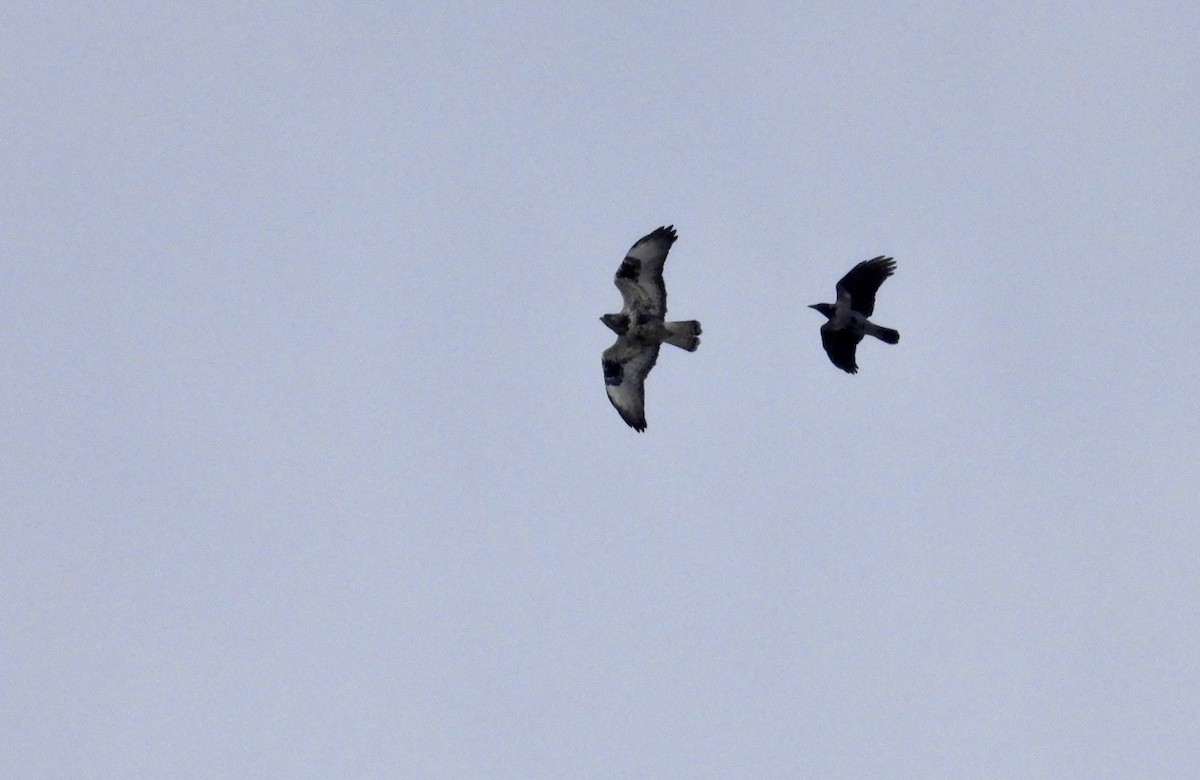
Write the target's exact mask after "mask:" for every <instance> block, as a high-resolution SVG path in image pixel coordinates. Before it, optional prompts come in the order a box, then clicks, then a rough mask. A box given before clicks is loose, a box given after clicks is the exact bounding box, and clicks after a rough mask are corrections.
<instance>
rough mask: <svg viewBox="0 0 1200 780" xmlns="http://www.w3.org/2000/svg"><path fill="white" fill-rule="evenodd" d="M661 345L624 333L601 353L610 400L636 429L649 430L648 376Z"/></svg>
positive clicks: (605, 384) (630, 425) (622, 416)
mask: <svg viewBox="0 0 1200 780" xmlns="http://www.w3.org/2000/svg"><path fill="white" fill-rule="evenodd" d="M658 348H659V345H658V344H646V343H644V342H639V341H635V340H633V339H629V338H626V337H625V336H621V337H620V338H618V339H617V341H616V343H615V344H613V345H612V346H611V347H609V348H608V349H606V350H604V354H603V355H601V363H602V364H603V366H604V389H605V391H606V392H607V393H608V400H610V401H612V405H613V406H614V407H615V408H616V410H617V413H618V414H620V415H621V419H622V420H624V421H625V422H626V423H628V424H629V427H631V428H633V429H634V430H636V431H644V430H646V391H645V385H646V376H647V375H648V374H649V373H650V369H652V368H654V363H655V361H656V360H658Z"/></svg>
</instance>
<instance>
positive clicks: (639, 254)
mask: <svg viewBox="0 0 1200 780" xmlns="http://www.w3.org/2000/svg"><path fill="white" fill-rule="evenodd" d="M673 243H675V226H674V225H669V226H667V227H660V228H659V229H658V230H655V231H654V232H653V233H651V234H650V235H648V236H646V237H645V238H643V239H642V240H640V241H638V242H637V243H636V244H634V245H633V247H631V248H630V250H629V254H627V255H626V256H625V260H624V261H623V262H622V263H621V267H620V268H618V269H617V274H616V276H615V277H614V278H613V282H614V283H615V284H616V285H617V289H618V290H620V291H621V297H622V298H624V299H625V306H624V308H622V309H621V311H620V313H619V314H605V315H604V316H603V317H601V318H600V321H601V322H603V323H604V324H605V325H607V326H608V327H610V328H612V330H613V332H615V333H616V334H617V341H616V343H615V344H613V345H612V346H611V347H609V348H608V349H606V350H604V354H603V355H601V360H602V362H603V365H604V388H605V390H607V391H608V400H610V401H612V405H613V406H615V407H616V409H617V412H618V413H619V414H620V415H621V419H622V420H624V421H625V422H626V423H628V424H629V426H630V427H631V428H633V429H634V430H637V431H644V430H646V394H645V383H646V375H647V374H649V373H650V369H652V368H654V362H655V361H656V360H658V347H659V345H660V344H662V343H663V342H664V341H665V342H666V343H668V344H673V345H674V346H676V347H679V348H680V349H686V350H687V351H688V352H694V351H695V350H696V347H698V346H700V323H699V322H696V321H695V320H688V321H686V322H666V321H665V320H666V315H667V288H666V286H665V285H664V284H663V275H662V272H663V264H664V263H665V262H666V260H667V252H669V251H671V244H673Z"/></svg>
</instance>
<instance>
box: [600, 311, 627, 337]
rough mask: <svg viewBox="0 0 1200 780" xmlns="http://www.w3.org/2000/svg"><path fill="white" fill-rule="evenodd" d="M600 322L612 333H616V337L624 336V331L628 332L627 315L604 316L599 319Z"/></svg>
mask: <svg viewBox="0 0 1200 780" xmlns="http://www.w3.org/2000/svg"><path fill="white" fill-rule="evenodd" d="M600 321H601V322H603V323H604V324H605V325H607V326H608V327H609V328H610V329H612V331H613V333H616V334H617V335H618V336H624V335H625V331H627V330H629V315H628V314H605V315H604V316H603V317H601V318H600Z"/></svg>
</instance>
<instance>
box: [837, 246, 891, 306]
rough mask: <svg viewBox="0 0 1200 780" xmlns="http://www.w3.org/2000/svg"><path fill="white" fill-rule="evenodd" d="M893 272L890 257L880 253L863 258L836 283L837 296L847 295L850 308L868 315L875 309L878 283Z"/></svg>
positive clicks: (881, 282)
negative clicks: (873, 256)
mask: <svg viewBox="0 0 1200 780" xmlns="http://www.w3.org/2000/svg"><path fill="white" fill-rule="evenodd" d="M895 272H896V261H895V260H893V259H892V258H890V257H884V256H883V255H880V256H879V257H875V258H872V259H870V260H863V261H862V262H861V263H859V264H858V265H856V266H854V267H853V268H851V269H850V272H849V273H847V274H846V275H845V276H843V277H842V279H841V281H840V282H838V283H837V292H838V298H839V299H841V298H842V296H844V295H848V296H849V297H850V308H852V309H854V310H855V311H856V312H858V313H859V314H861V315H863V316H864V317H870V316H871V314H872V313H873V312H874V311H875V293H876V292H877V291H878V290H879V285H881V284H883V280H884V279H886V278H888V277H889V276H891V275H892V274H893V273H895Z"/></svg>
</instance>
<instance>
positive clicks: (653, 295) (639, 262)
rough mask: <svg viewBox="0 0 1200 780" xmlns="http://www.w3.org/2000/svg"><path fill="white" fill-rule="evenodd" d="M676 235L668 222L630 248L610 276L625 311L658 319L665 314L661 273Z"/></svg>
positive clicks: (665, 304) (665, 290)
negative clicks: (621, 299)
mask: <svg viewBox="0 0 1200 780" xmlns="http://www.w3.org/2000/svg"><path fill="white" fill-rule="evenodd" d="M675 238H676V236H675V226H674V225H668V226H666V227H660V228H659V229H658V230H655V231H654V232H653V233H651V234H650V235H648V236H644V237H643V238H642V239H641V240H639V241H638V242H637V243H636V244H634V245H633V246H632V247H630V248H629V252H628V253H627V254H626V255H625V260H624V261H622V263H621V267H620V268H618V269H617V274H616V276H614V277H613V283H614V284H616V285H617V289H618V290H620V291H621V297H622V298H624V299H625V311H642V312H645V313H646V314H649V315H650V316H651V317H654V318H656V319H660V320H661V319H663V318H664V317H665V316H666V315H667V287H666V285H665V284H663V275H662V273H663V264H664V263H665V262H666V261H667V252H670V251H671V244H674V243H675Z"/></svg>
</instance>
